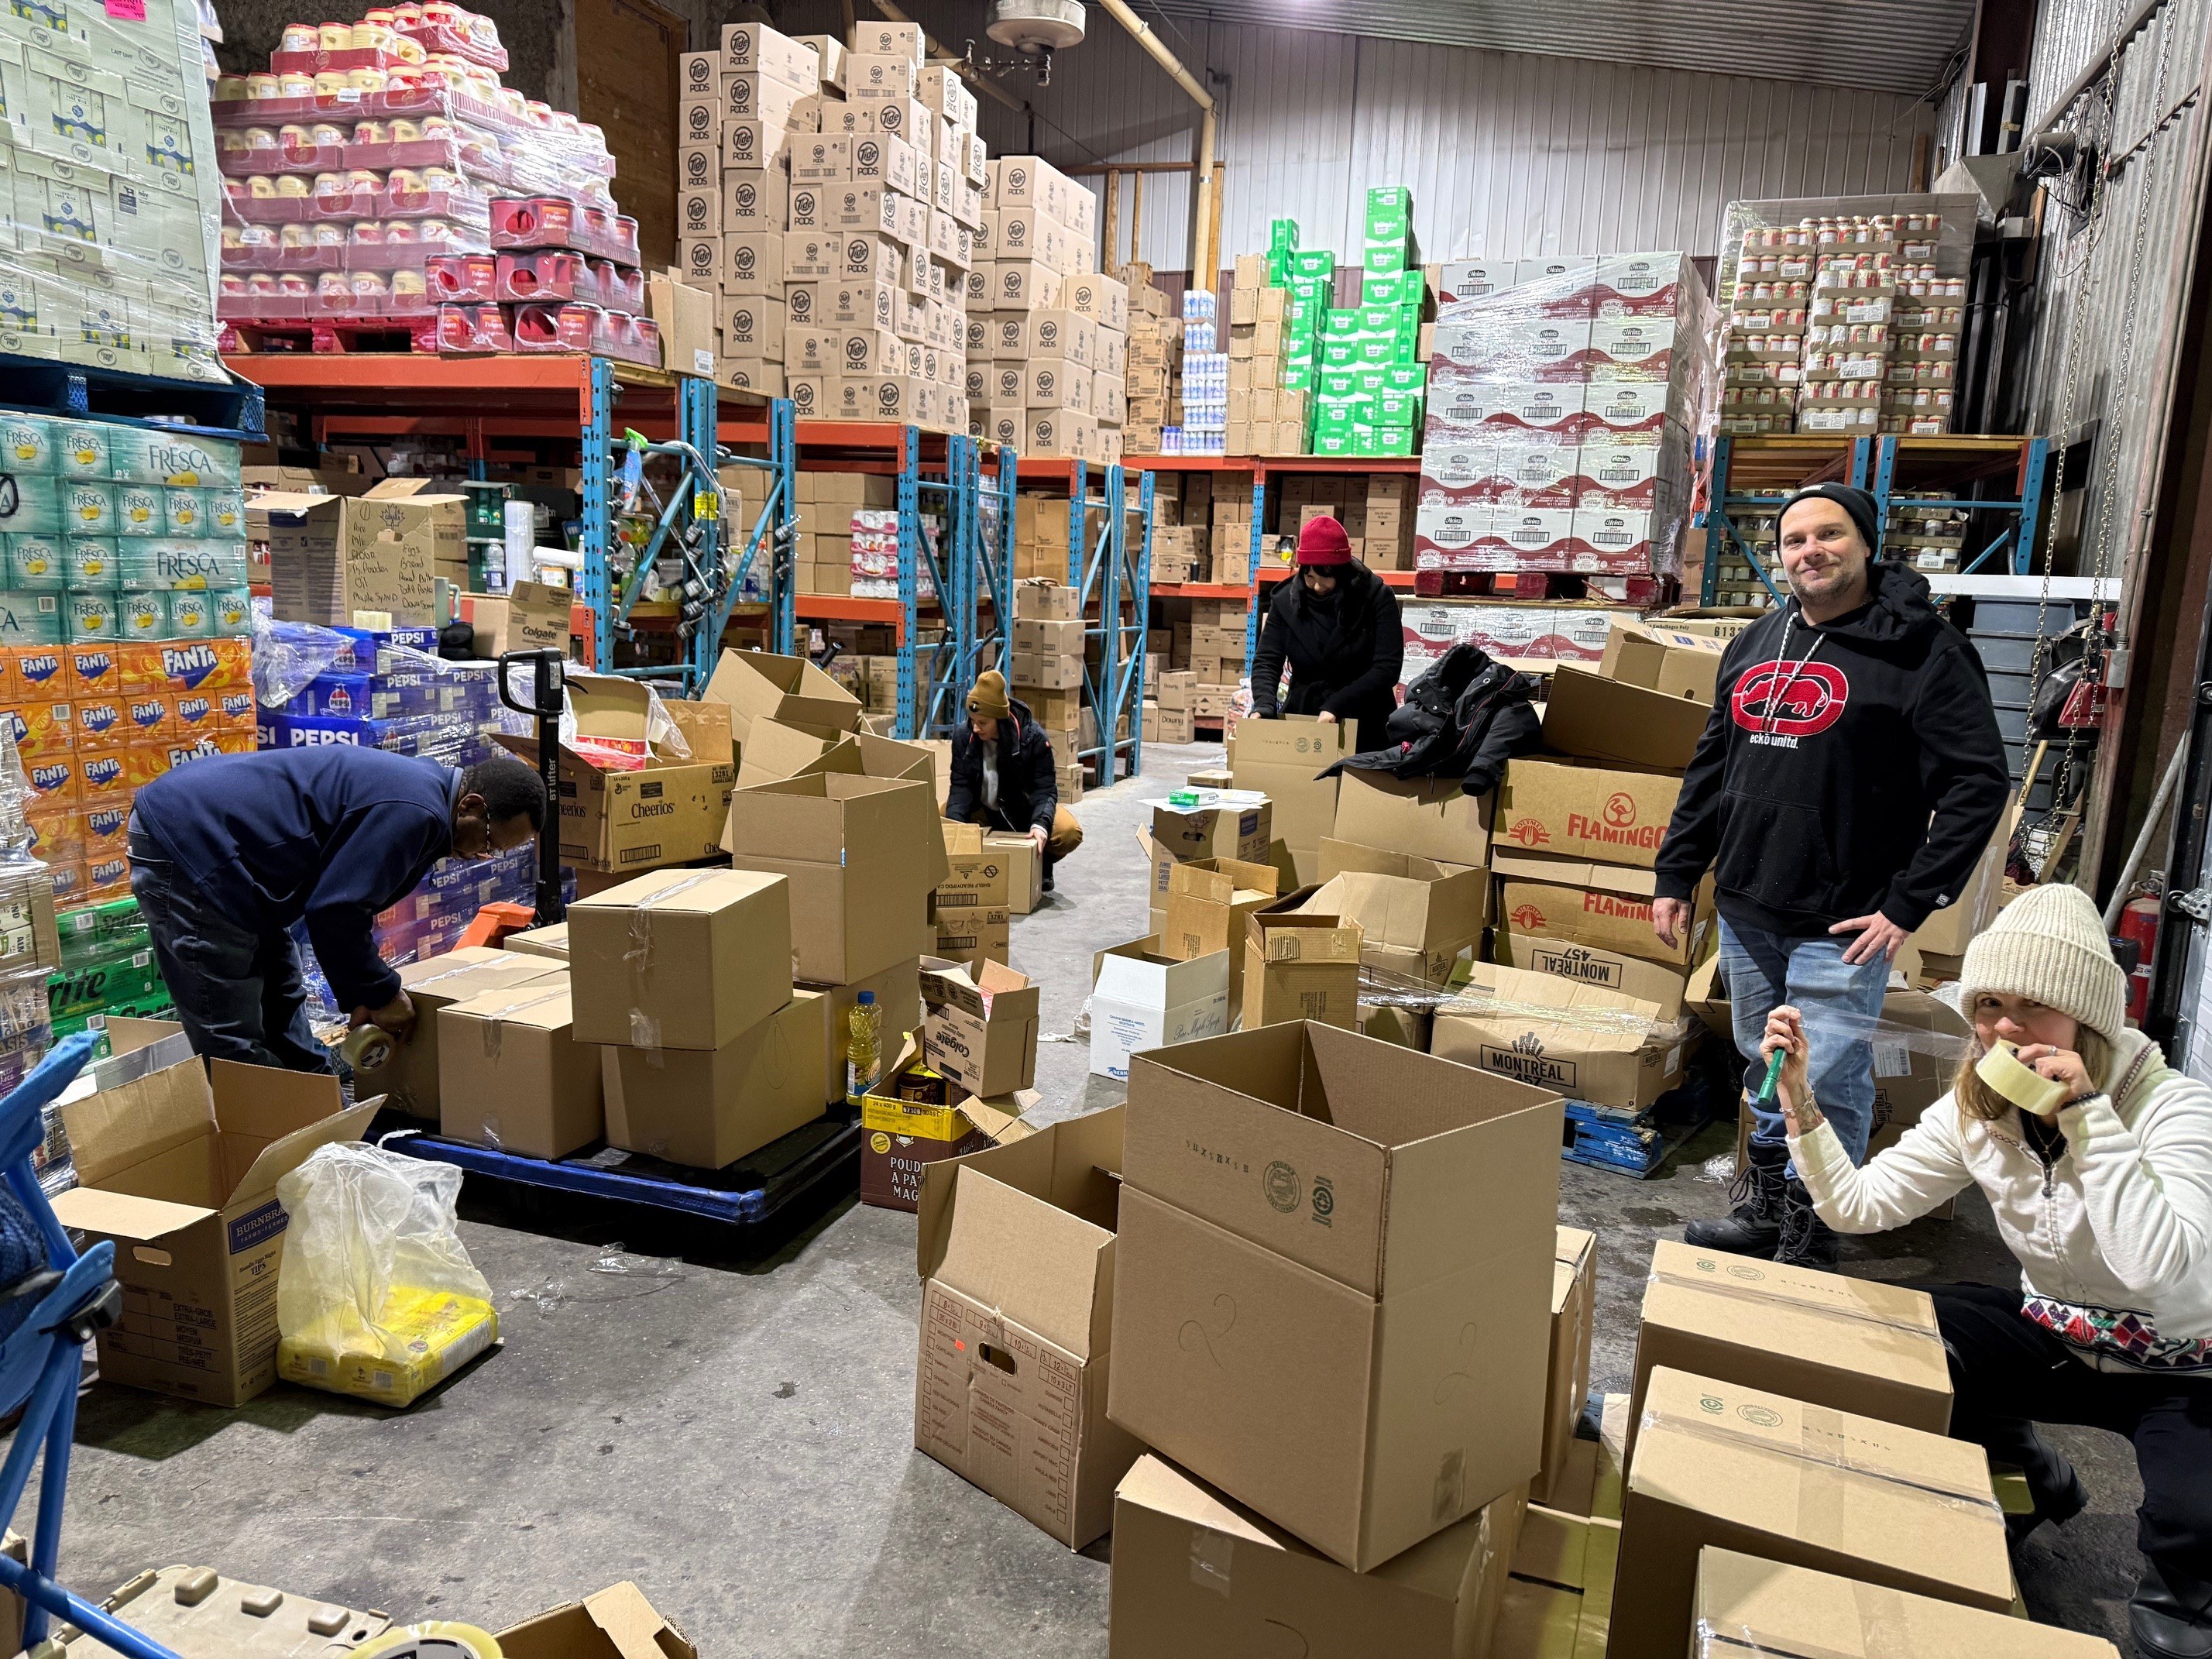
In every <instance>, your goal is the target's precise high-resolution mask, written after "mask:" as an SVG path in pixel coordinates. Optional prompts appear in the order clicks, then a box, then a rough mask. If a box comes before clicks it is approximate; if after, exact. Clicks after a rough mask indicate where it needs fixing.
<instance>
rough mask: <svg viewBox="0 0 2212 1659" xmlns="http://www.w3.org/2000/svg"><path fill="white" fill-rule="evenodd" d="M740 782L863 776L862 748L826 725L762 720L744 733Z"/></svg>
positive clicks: (749, 785)
mask: <svg viewBox="0 0 2212 1659" xmlns="http://www.w3.org/2000/svg"><path fill="white" fill-rule="evenodd" d="M743 750H744V759H743V761H742V763H740V765H739V767H738V782H739V783H740V784H741V785H742V786H744V787H748V788H750V787H751V786H752V785H754V784H757V783H774V782H776V781H779V780H781V779H784V778H798V777H805V776H807V775H810V774H812V773H817V772H844V773H848V774H850V775H853V776H854V777H858V776H859V775H860V744H859V743H858V742H856V741H855V740H854V737H853V734H852V733H851V732H833V731H831V730H829V727H827V726H799V725H787V724H786V723H785V722H784V721H782V720H769V719H766V718H762V719H759V720H755V721H754V722H753V723H752V726H751V728H750V730H749V731H748V732H746V733H745V740H744V745H743Z"/></svg>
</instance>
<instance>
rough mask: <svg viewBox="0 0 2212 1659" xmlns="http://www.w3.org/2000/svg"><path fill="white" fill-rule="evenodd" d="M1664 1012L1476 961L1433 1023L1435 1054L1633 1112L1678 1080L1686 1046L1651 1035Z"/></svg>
mask: <svg viewBox="0 0 2212 1659" xmlns="http://www.w3.org/2000/svg"><path fill="white" fill-rule="evenodd" d="M1658 1013H1659V1010H1658V1006H1657V1005H1656V1003H1650V1002H1638V1001H1636V1000H1633V999H1632V998H1628V997H1623V996H1619V995H1616V994H1613V993H1612V992H1608V991H1605V990H1601V989H1598V988H1596V987H1591V986H1586V985H1578V984H1577V983H1576V982H1575V981H1572V980H1565V979H1557V978H1554V977H1553V975H1549V974H1532V973H1526V972H1523V971H1522V969H1517V968H1509V967H1499V966H1497V965H1495V964H1493V963H1484V962H1478V963H1475V964H1474V971H1473V973H1472V975H1471V976H1470V977H1469V980H1468V986H1467V988H1466V989H1465V990H1464V991H1463V992H1462V994H1460V996H1459V997H1458V998H1457V999H1456V1000H1455V1001H1454V1003H1453V1004H1452V1005H1450V1007H1449V1010H1448V1011H1443V1012H1438V1014H1437V1023H1436V1030H1435V1033H1434V1035H1433V1036H1432V1037H1431V1040H1430V1041H1431V1052H1432V1053H1434V1054H1438V1055H1440V1056H1442V1057H1443V1058H1444V1059H1446V1060H1458V1061H1459V1062H1461V1063H1462V1065H1466V1066H1476V1067H1478V1068H1480V1069H1481V1070H1483V1071H1486V1072H1495V1073H1498V1074H1499V1075H1500V1076H1503V1077H1510V1078H1516V1079H1520V1080H1521V1081H1522V1082H1524V1083H1533V1084H1536V1085H1540V1086H1541V1087H1544V1088H1547V1089H1556V1090H1557V1091H1559V1093H1561V1094H1563V1095H1565V1096H1566V1097H1568V1098H1569V1099H1571V1100H1584V1101H1589V1102H1590V1103H1592V1104H1594V1105H1599V1106H1618V1107H1621V1108H1623V1109H1630V1110H1634V1109H1640V1108H1643V1107H1645V1106H1649V1105H1650V1103H1652V1102H1653V1101H1655V1100H1656V1099H1658V1098H1659V1097H1660V1096H1661V1095H1662V1094H1664V1093H1666V1091H1668V1090H1669V1089H1671V1088H1673V1087H1674V1085H1676V1084H1677V1083H1678V1082H1680V1079H1681V1075H1682V1044H1681V1043H1680V1042H1679V1041H1675V1040H1673V1039H1672V1038H1668V1037H1662V1036H1656V1035H1655V1034H1654V1028H1653V1024H1652V1022H1653V1021H1654V1020H1656V1018H1658Z"/></svg>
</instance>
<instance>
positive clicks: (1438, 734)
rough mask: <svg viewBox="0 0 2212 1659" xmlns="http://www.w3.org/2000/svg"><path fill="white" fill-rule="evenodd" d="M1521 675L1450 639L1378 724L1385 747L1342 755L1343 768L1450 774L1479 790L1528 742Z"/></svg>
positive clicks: (1333, 770) (1526, 687)
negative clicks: (1447, 646) (1439, 656)
mask: <svg viewBox="0 0 2212 1659" xmlns="http://www.w3.org/2000/svg"><path fill="white" fill-rule="evenodd" d="M1533 696H1534V686H1533V685H1532V684H1531V683H1530V682H1529V680H1528V677H1527V676H1525V675H1522V674H1518V673H1516V672H1515V671H1513V670H1512V669H1510V668H1508V667H1507V666H1506V665H1504V663H1501V662H1492V660H1491V659H1490V657H1489V655H1488V653H1486V652H1485V651H1484V650H1483V648H1482V647H1480V646H1479V645H1455V646H1454V647H1452V648H1451V649H1450V650H1449V651H1447V652H1445V653H1444V654H1443V659H1441V660H1439V661H1438V662H1437V664H1436V665H1435V666H1434V667H1432V668H1431V669H1429V670H1428V671H1427V672H1425V673H1424V674H1423V675H1422V676H1421V677H1420V678H1419V679H1417V680H1415V681H1414V682H1413V684H1411V685H1409V686H1407V688H1406V701H1405V702H1403V703H1401V705H1400V706H1399V707H1398V708H1396V709H1395V711H1394V712H1393V713H1392V714H1391V715H1390V718H1389V720H1387V721H1386V722H1385V723H1384V725H1383V732H1384V733H1385V735H1386V737H1387V738H1388V740H1389V741H1388V744H1387V746H1385V747H1383V748H1379V749H1371V750H1363V751H1362V752H1361V753H1359V754H1357V755H1352V756H1348V757H1346V758H1345V759H1343V760H1340V761H1339V762H1338V763H1336V764H1335V765H1334V766H1332V767H1330V768H1329V769H1328V771H1327V772H1324V773H1323V774H1322V776H1323V777H1330V776H1334V775H1335V774H1337V773H1338V772H1340V771H1341V770H1342V769H1344V768H1346V767H1347V766H1349V767H1355V768H1357V769H1359V770H1360V771H1363V772H1388V773H1389V774H1390V775H1391V776H1392V777H1396V778H1457V779H1459V780H1460V787H1461V788H1462V790H1464V791H1465V792H1466V793H1468V794H1470V795H1483V794H1487V793H1490V791H1491V790H1492V789H1493V788H1495V787H1497V785H1498V780H1499V779H1500V778H1502V777H1503V776H1504V775H1505V763H1506V762H1507V761H1509V760H1510V759H1511V758H1512V757H1514V756H1516V755H1525V754H1527V753H1528V751H1529V750H1532V749H1534V747H1535V746H1536V734H1537V732H1538V729H1539V723H1538V721H1537V719H1536V711H1535V710H1534V708H1531V707H1530V706H1529V703H1530V700H1531V698H1532V697H1533Z"/></svg>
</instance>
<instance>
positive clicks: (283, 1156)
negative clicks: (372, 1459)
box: [53, 1057, 383, 1406]
mask: <svg viewBox="0 0 2212 1659" xmlns="http://www.w3.org/2000/svg"><path fill="white" fill-rule="evenodd" d="M382 1103H383V1100H382V1097H377V1098H376V1099H374V1100H368V1101H364V1102H362V1103H360V1104H358V1105H356V1106H354V1107H351V1108H349V1109H341V1108H342V1107H343V1096H342V1095H341V1094H340V1092H339V1090H338V1081H337V1078H336V1077H334V1076H315V1075H311V1074H308V1073H300V1072H283V1071H277V1070H275V1069H273V1068H271V1067H269V1066H241V1065H240V1064H238V1063H237V1062H235V1061H234V1060H214V1061H212V1062H210V1063H209V1064H208V1065H207V1066H206V1067H205V1068H204V1069H203V1067H202V1065H201V1062H200V1061H199V1060H197V1059H196V1058H189V1057H188V1058H186V1059H184V1060H179V1061H178V1062H177V1063H175V1064H173V1065H170V1066H163V1067H161V1069H160V1070H158V1071H155V1072H152V1073H148V1074H147V1075H145V1076H143V1077H140V1078H137V1079H132V1080H131V1081H130V1082H127V1083H121V1084H118V1085H114V1086H112V1087H109V1088H105V1089H101V1090H99V1091H96V1092H94V1093H93V1094H91V1095H88V1096H87V1097H84V1098H83V1099H82V1100H76V1101H72V1102H70V1103H68V1104H66V1105H64V1107H63V1108H62V1109H61V1110H62V1123H63V1127H64V1128H65V1129H66V1130H67V1131H68V1133H69V1137H70V1148H71V1151H72V1152H74V1154H75V1156H76V1172H77V1181H78V1185H77V1186H76V1187H75V1188H71V1189H70V1190H69V1191H67V1192H64V1193H58V1194H55V1195H54V1200H53V1206H54V1213H55V1215H56V1216H57V1217H58V1218H60V1220H61V1224H62V1225H64V1227H70V1228H74V1229H76V1230H77V1231H81V1232H82V1233H84V1234H85V1235H86V1237H87V1238H88V1240H89V1241H94V1242H96V1241H98V1240H100V1239H102V1238H105V1239H109V1240H112V1242H113V1243H114V1245H115V1278H116V1282H117V1283H118V1284H119V1285H121V1286H122V1287H123V1315H122V1318H121V1320H120V1322H118V1323H117V1324H116V1325H114V1326H113V1327H112V1328H110V1329H107V1330H105V1331H102V1332H100V1334H99V1336H98V1338H97V1339H96V1340H97V1342H98V1346H99V1353H100V1375H101V1376H105V1377H106V1378H107V1379H108V1380H109V1381H110V1382H113V1383H128V1384H130V1385H131V1387H133V1388H140V1389H152V1390H153V1391H154V1392H155V1393H157V1394H167V1395H177V1396H179V1398H182V1399H185V1400H198V1401H205V1402H207V1403H208V1404H210V1405H216V1406H238V1405H243V1404H244V1403H245V1402H246V1401H248V1400H251V1399H252V1398H253V1396H254V1395H258V1394H259V1393H260V1392H261V1391H262V1390H263V1389H266V1388H267V1387H268V1386H269V1385H270V1383H273V1382H275V1381H276V1285H277V1280H278V1278H279V1276H280V1274H281V1273H282V1271H283V1257H284V1233H285V1229H286V1225H287V1218H286V1216H285V1213H284V1206H283V1205H282V1204H280V1203H278V1202H277V1201H276V1182H278V1181H279V1180H280V1179H282V1178H283V1176H286V1175H289V1174H290V1173H291V1171H293V1170H295V1169H297V1168H298V1167H299V1166H300V1165H301V1164H303V1163H305V1162H306V1161H307V1157H308V1155H309V1154H310V1153H312V1152H313V1151H314V1150H315V1149H316V1148H317V1147H318V1146H325V1145H327V1144H329V1143H331V1142H332V1141H339V1140H356V1139H360V1138H361V1135H362V1133H363V1132H364V1131H365V1130H366V1129H367V1128H368V1122H369V1120H370V1119H371V1118H373V1117H374V1116H375V1115H376V1110H377V1108H378V1107H379V1106H380V1105H381V1104H382Z"/></svg>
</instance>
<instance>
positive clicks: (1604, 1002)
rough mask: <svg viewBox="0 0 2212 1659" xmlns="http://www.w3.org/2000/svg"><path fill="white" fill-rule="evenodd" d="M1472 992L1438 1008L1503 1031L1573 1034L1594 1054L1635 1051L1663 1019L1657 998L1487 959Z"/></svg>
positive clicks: (1477, 970) (1475, 977) (1477, 972)
mask: <svg viewBox="0 0 2212 1659" xmlns="http://www.w3.org/2000/svg"><path fill="white" fill-rule="evenodd" d="M1467 991H1468V997H1469V1000H1468V1002H1466V1003H1465V1004H1464V1005H1462V1004H1456V1003H1449V1002H1448V1003H1445V1004H1444V1005H1443V1006H1442V1007H1440V1008H1438V1009H1437V1012H1438V1013H1439V1014H1441V1015H1449V1016H1450V1017H1452V1018H1467V1019H1474V1020H1478V1021H1483V1022H1486V1023H1488V1024H1493V1025H1496V1026H1498V1027H1499V1028H1501V1029H1503V1028H1505V1027H1509V1026H1510V1027H1514V1028H1523V1027H1526V1028H1531V1029H1535V1030H1558V1031H1564V1032H1571V1033H1572V1034H1573V1037H1574V1040H1575V1042H1576V1043H1577V1046H1578V1047H1579V1048H1582V1049H1583V1051H1584V1052H1586V1053H1591V1054H1597V1053H1607V1052H1616V1053H1622V1054H1627V1053H1633V1052H1634V1051H1635V1050H1637V1049H1638V1048H1642V1047H1643V1046H1644V1043H1645V1042H1647V1041H1648V1040H1649V1038H1650V1027H1651V1024H1652V1023H1653V1022H1654V1021H1656V1019H1657V1018H1658V1017H1659V1005H1658V1004H1657V1003H1656V1002H1644V1001H1641V1000H1638V999H1637V998H1635V997H1628V996H1623V995H1621V994H1620V993H1619V992H1617V991H1608V990H1605V989H1603V988H1601V987H1597V986H1593V985H1581V984H1577V983H1576V982H1575V981H1572V980H1567V979H1561V978H1559V977H1558V976H1557V975H1552V974H1532V973H1528V972H1527V971H1525V970H1523V969H1518V968H1505V967H1500V966H1498V965H1497V964H1495V963H1486V962H1478V963H1475V964H1474V973H1473V976H1472V977H1471V978H1470V979H1469V980H1468V986H1467ZM1493 1002H1494V1003H1495V1005H1496V1006H1492V1003H1493Z"/></svg>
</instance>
